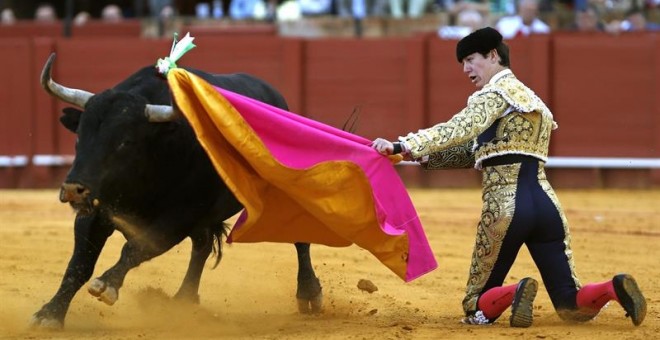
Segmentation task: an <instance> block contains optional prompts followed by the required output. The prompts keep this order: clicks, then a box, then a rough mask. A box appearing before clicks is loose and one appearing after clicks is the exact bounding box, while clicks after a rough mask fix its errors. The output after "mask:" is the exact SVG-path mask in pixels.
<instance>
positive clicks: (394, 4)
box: [0, 0, 660, 39]
mask: <svg viewBox="0 0 660 340" xmlns="http://www.w3.org/2000/svg"><path fill="white" fill-rule="evenodd" d="M67 3H68V2H67V1H51V2H49V1H30V0H15V1H12V0H0V11H1V16H0V22H1V23H2V25H10V24H12V23H14V22H16V21H17V20H34V21H37V22H53V21H57V20H63V19H64V18H65V16H66V12H67V8H66V6H67ZM70 3H71V5H72V9H73V16H72V17H71V18H70V19H71V22H72V23H73V24H74V25H84V24H85V23H86V22H88V21H89V20H100V21H105V22H120V21H122V20H125V19H127V18H130V19H135V18H144V17H153V18H158V19H161V20H167V19H170V18H174V17H177V16H178V17H190V18H197V19H200V20H212V19H224V20H227V19H229V20H264V21H276V20H296V19H299V18H304V17H318V16H337V17H348V18H359V19H362V18H367V17H383V18H392V19H400V18H413V19H414V18H419V17H423V16H428V15H438V14H444V15H446V16H447V22H446V24H443V25H442V26H441V27H439V29H438V34H439V36H440V37H441V38H444V39H460V38H462V37H464V36H466V35H467V34H469V33H470V32H472V31H474V30H476V29H478V28H481V27H485V26H492V27H495V28H497V30H498V31H500V33H501V34H502V35H503V36H504V38H505V39H513V38H515V37H517V36H527V35H530V34H546V33H549V32H551V31H556V30H572V31H583V32H586V31H602V32H608V33H611V34H618V33H621V32H626V31H645V30H652V31H659V30H660V23H659V22H658V20H660V0H224V1H223V0H213V1H199V0H192V1H185V0H132V1H131V0H124V1H121V0H110V1H92V0H73V1H71V2H70Z"/></svg>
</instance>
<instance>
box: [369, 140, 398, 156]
mask: <svg viewBox="0 0 660 340" xmlns="http://www.w3.org/2000/svg"><path fill="white" fill-rule="evenodd" d="M371 147H372V148H374V149H375V150H376V151H378V152H379V153H380V154H381V155H384V156H389V155H391V154H392V153H393V151H394V144H392V142H390V141H388V140H386V139H383V138H376V139H374V141H373V142H371Z"/></svg>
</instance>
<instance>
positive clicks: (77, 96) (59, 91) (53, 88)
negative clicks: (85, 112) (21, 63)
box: [41, 53, 94, 108]
mask: <svg viewBox="0 0 660 340" xmlns="http://www.w3.org/2000/svg"><path fill="white" fill-rule="evenodd" d="M54 60H55V53H51V54H50V57H48V61H46V65H44V68H43V70H41V87H43V88H44V90H46V92H48V94H50V95H51V96H54V97H57V98H59V99H61V100H62V101H65V102H67V103H69V104H73V105H76V106H78V107H80V108H85V104H87V101H88V100H89V98H91V97H92V96H93V95H94V94H93V93H91V92H87V91H83V90H78V89H71V88H68V87H64V86H62V85H60V84H58V83H56V82H55V81H53V79H52V78H51V68H52V66H53V61H54Z"/></svg>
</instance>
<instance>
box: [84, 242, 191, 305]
mask: <svg viewBox="0 0 660 340" xmlns="http://www.w3.org/2000/svg"><path fill="white" fill-rule="evenodd" d="M179 241H180V240H176V242H173V240H168V242H164V241H163V242H137V241H135V240H129V241H128V242H126V243H125V244H124V247H123V248H122V250H121V257H120V258H119V261H117V263H116V264H115V265H114V266H112V268H110V269H108V270H107V271H106V272H105V273H103V275H101V276H100V277H97V278H95V279H94V280H92V281H91V282H90V283H89V286H88V288H87V290H88V291H89V293H90V294H92V295H94V296H96V297H97V298H98V299H99V300H100V301H103V302H104V303H106V304H108V305H113V304H114V303H115V302H117V300H118V299H119V288H121V286H122V285H123V284H124V279H125V278H126V274H127V273H128V271H129V270H131V269H133V268H135V267H137V266H139V265H140V264H141V263H143V262H145V261H148V260H151V259H152V258H154V257H156V256H158V255H161V254H163V253H164V252H166V251H167V250H169V249H170V248H172V247H173V246H174V245H175V244H177V243H179ZM156 243H160V244H156Z"/></svg>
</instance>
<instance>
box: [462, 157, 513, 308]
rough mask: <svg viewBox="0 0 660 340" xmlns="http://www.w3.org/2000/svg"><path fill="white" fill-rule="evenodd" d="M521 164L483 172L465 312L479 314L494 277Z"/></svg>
mask: <svg viewBox="0 0 660 340" xmlns="http://www.w3.org/2000/svg"><path fill="white" fill-rule="evenodd" d="M519 172H520V163H516V164H507V165H498V166H492V167H486V168H484V170H483V177H482V183H483V196H482V201H483V207H482V211H481V221H479V224H478V225H477V236H476V242H475V245H474V251H473V254H472V264H471V265H470V273H469V277H468V282H467V287H466V292H465V299H464V300H463V309H464V310H465V312H466V313H472V312H475V311H476V310H477V300H478V298H479V294H480V293H481V291H482V289H483V288H484V286H485V285H486V281H488V278H489V277H490V273H491V272H492V270H493V266H494V265H495V262H497V258H498V256H499V253H500V249H501V247H502V241H503V240H504V236H505V235H506V232H507V230H508V229H509V225H510V224H511V220H512V219H513V213H514V212H515V208H516V207H515V202H516V187H517V180H518V173H519Z"/></svg>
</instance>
